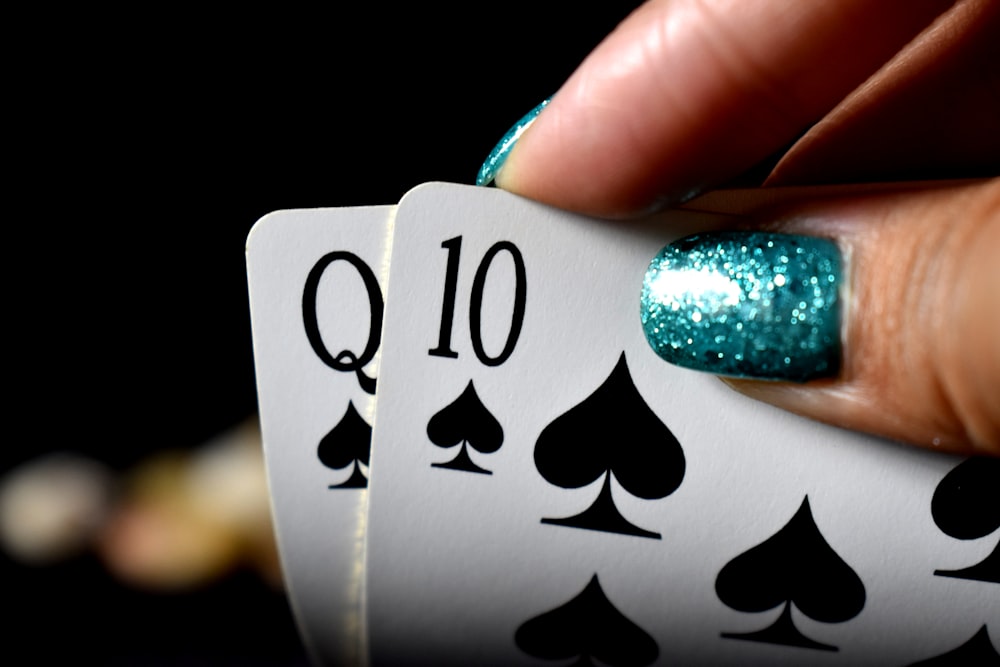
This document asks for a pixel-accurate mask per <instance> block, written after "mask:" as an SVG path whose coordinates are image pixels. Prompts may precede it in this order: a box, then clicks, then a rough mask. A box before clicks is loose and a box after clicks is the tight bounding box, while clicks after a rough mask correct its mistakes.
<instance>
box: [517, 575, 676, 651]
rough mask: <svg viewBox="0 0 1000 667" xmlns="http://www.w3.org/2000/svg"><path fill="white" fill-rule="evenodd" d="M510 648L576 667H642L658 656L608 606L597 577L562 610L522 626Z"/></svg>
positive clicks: (653, 647) (641, 632) (640, 632)
mask: <svg viewBox="0 0 1000 667" xmlns="http://www.w3.org/2000/svg"><path fill="white" fill-rule="evenodd" d="M514 642H515V643H516V644H517V647H518V648H519V649H521V650H522V651H524V652H525V653H527V654H528V655H531V656H533V657H535V658H540V659H542V660H568V659H570V658H577V660H576V662H574V663H572V665H573V666H574V667H576V666H584V665H593V664H594V663H593V662H592V659H594V660H600V661H601V663H602V664H605V665H611V667H643V666H644V665H649V664H652V663H653V662H654V661H655V660H656V658H657V657H658V656H659V654H660V649H659V647H658V646H657V645H656V642H655V641H654V640H653V638H652V637H650V636H649V635H648V634H647V633H646V632H645V631H644V630H643V629H642V628H640V627H639V626H638V625H636V624H635V623H633V622H632V621H630V620H629V619H628V618H626V617H625V615H623V614H622V613H621V612H620V611H618V610H617V609H616V608H615V606H614V605H613V604H611V602H610V601H609V600H608V598H607V596H606V595H605V594H604V591H603V590H601V584H600V582H598V580H597V575H596V574H595V575H594V576H593V577H592V578H591V580H590V583H589V584H587V587H586V588H584V589H583V591H582V592H581V593H580V594H579V595H577V596H576V597H575V598H573V599H572V600H570V601H569V602H567V603H566V604H564V605H562V606H560V607H556V608H555V609H553V610H551V611H547V612H545V613H544V614H542V615H540V616H536V617H535V618H532V619H530V620H528V621H525V622H524V623H523V624H522V625H521V627H519V628H518V629H517V632H515V633H514ZM563 664H565V663H563Z"/></svg>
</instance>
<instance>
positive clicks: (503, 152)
mask: <svg viewBox="0 0 1000 667" xmlns="http://www.w3.org/2000/svg"><path fill="white" fill-rule="evenodd" d="M548 103H549V100H545V101H544V102H542V103H541V104H539V105H538V106H537V107H535V108H534V109H532V110H531V111H529V112H528V113H527V114H525V115H524V118H522V119H521V120H519V121H517V122H516V123H515V124H514V127H512V128H510V129H509V130H507V134H505V135H503V137H502V138H501V139H500V142H499V143H498V144H497V145H496V146H494V147H493V150H492V151H490V154H489V155H488V156H487V158H486V161H485V162H483V166H481V167H480V168H479V174H478V175H477V176H476V185H482V186H486V185H489V184H490V183H492V182H493V179H494V178H496V177H497V173H499V171H500V167H502V166H503V163H504V162H506V161H507V156H508V155H509V154H510V149H512V148H513V147H514V144H516V143H517V140H518V139H520V138H521V134H522V133H523V132H524V131H525V130H526V129H528V126H529V125H531V124H532V123H533V122H535V118H537V117H538V114H539V113H541V111H542V109H544V108H545V107H546V106H547V105H548Z"/></svg>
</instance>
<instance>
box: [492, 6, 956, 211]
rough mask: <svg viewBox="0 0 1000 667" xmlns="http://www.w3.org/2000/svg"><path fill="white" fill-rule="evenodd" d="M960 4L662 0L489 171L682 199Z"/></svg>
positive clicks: (632, 22) (511, 184)
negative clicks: (941, 14)
mask: <svg viewBox="0 0 1000 667" xmlns="http://www.w3.org/2000/svg"><path fill="white" fill-rule="evenodd" d="M951 4H952V0H881V1H880V2H870V1H869V0H831V1H828V2H774V1H773V0H650V2H647V3H645V4H644V5H642V6H641V7H640V8H639V9H638V10H637V11H635V12H634V13H633V14H632V15H631V16H629V17H628V18H627V19H626V20H625V21H623V22H622V24H621V25H620V26H619V27H618V28H617V29H616V30H615V31H614V32H613V33H612V34H611V35H609V36H608V37H607V38H606V39H605V40H604V42H602V43H601V44H600V45H599V46H598V47H597V49H595V50H594V51H593V52H592V53H591V54H590V55H589V56H588V57H587V59H586V60H585V61H584V62H583V63H582V64H581V65H580V67H579V68H578V69H577V70H576V72H574V74H573V75H572V76H571V77H570V79H569V80H568V81H567V82H566V83H565V84H564V85H563V87H562V88H561V89H560V90H559V92H558V93H557V94H556V95H555V96H554V97H553V99H552V102H551V104H549V105H548V106H547V107H546V108H545V110H544V112H542V113H540V114H537V119H534V122H533V123H532V124H531V127H530V129H528V130H527V131H524V132H523V136H521V132H522V130H524V129H525V125H526V124H527V121H529V120H531V119H532V117H531V116H530V115H529V117H526V119H525V120H523V121H522V122H521V123H519V124H518V126H517V127H516V128H515V130H514V131H513V133H508V135H507V136H506V137H504V139H503V140H502V141H501V143H500V144H499V145H498V147H497V149H495V150H494V154H492V155H491V156H490V158H488V159H487V165H484V167H485V168H486V169H485V178H481V179H480V182H483V183H485V182H488V181H489V180H490V179H491V178H492V177H493V175H494V174H495V175H496V180H497V184H498V185H499V186H500V187H502V188H504V189H507V190H510V191H512V192H516V193H518V194H521V195H524V196H526V197H529V198H531V199H535V200H538V201H541V202H544V203H547V204H551V205H553V206H556V207H559V208H564V209H568V210H572V211H576V212H579V213H587V214H590V215H597V216H603V217H621V216H627V215H630V214H635V213H639V212H642V211H646V210H649V209H650V208H655V207H658V206H659V205H662V204H664V203H674V202H676V201H679V200H683V199H685V198H687V197H688V196H690V195H691V194H692V193H694V192H697V191H700V190H703V189H705V188H707V187H710V186H714V185H717V184H719V183H722V182H725V181H726V180H728V179H731V178H732V177H734V176H736V175H738V174H740V173H742V172H744V171H745V170H746V169H747V168H749V167H751V166H752V165H754V164H756V163H758V162H759V161H761V160H762V159H764V158H766V157H767V156H769V155H771V154H773V153H774V152H775V151H777V150H779V149H781V148H783V147H785V146H787V145H788V144H789V143H790V142H791V141H792V140H794V139H795V137H796V136H798V135H799V134H800V133H802V132H803V131H804V130H805V129H807V128H808V127H809V126H810V125H811V124H813V123H814V122H816V121H817V120H819V119H820V118H821V117H823V115H824V114H826V113H827V112H828V111H829V110H830V109H831V108H833V107H834V106H835V105H836V104H837V103H838V102H839V101H840V100H841V99H842V98H843V97H844V96H845V95H846V94H847V93H849V92H850V91H851V90H852V89H854V88H855V87H856V86H858V85H859V84H861V83H862V82H863V81H865V79H866V78H867V77H868V76H869V75H871V74H872V73H873V72H875V71H876V70H877V69H878V68H879V67H881V66H882V65H883V63H885V62H886V61H887V60H889V59H890V58H891V57H892V55H893V54H894V53H896V52H897V51H898V50H899V49H900V48H901V47H902V46H903V45H905V44H906V43H907V42H909V41H910V40H911V39H912V38H913V37H914V35H916V34H918V33H919V32H920V31H921V30H923V29H924V28H925V27H926V26H927V25H928V24H930V23H931V22H932V21H933V20H934V18H935V17H937V16H938V15H939V14H940V12H942V11H944V10H945V9H947V8H948V7H949V6H950V5H951ZM537 111H539V109H536V111H535V113H537ZM498 158H499V159H498ZM498 165H499V166H498ZM482 175H483V173H482V172H481V176H482Z"/></svg>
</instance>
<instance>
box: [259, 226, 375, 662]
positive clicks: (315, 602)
mask: <svg viewBox="0 0 1000 667" xmlns="http://www.w3.org/2000/svg"><path fill="white" fill-rule="evenodd" d="M393 210H394V207H390V206H375V207H364V208H348V209H314V210H291V211H279V212H276V213H272V214H269V215H267V216H265V217H264V218H262V219H261V220H260V221H259V222H258V223H257V224H256V225H255V226H254V228H253V230H252V231H251V233H250V237H249V238H248V240H247V267H248V276H249V287H250V301H251V314H252V321H253V338H254V356H255V362H256V372H257V386H258V398H259V406H260V418H261V428H262V435H263V440H264V451H265V459H266V464H267V472H268V482H269V485H270V491H271V501H272V508H273V512H274V518H275V526H276V533H277V537H278V542H279V548H280V554H281V561H282V568H283V571H284V575H285V582H286V584H287V587H288V591H289V596H290V600H291V604H292V607H293V609H294V611H295V615H296V618H297V621H298V623H299V627H300V629H301V633H302V636H303V638H304V640H305V643H306V646H307V647H308V649H309V652H310V654H311V655H312V657H313V659H314V660H315V661H316V662H317V663H324V664H336V665H341V664H343V665H349V664H360V663H361V661H362V660H363V656H364V654H365V650H364V639H365V636H366V633H365V628H364V608H363V605H364V595H363V583H364V580H363V567H364V552H363V549H364V530H365V511H366V508H367V493H368V492H367V488H366V487H367V474H368V463H369V447H370V441H371V424H372V419H373V416H374V407H375V404H374V395H375V387H376V374H377V370H378V356H379V354H378V352H379V337H380V331H381V321H382V309H383V294H384V292H383V287H382V285H383V283H384V278H385V273H386V269H387V266H388V264H387V259H388V256H387V255H388V250H389V245H390V238H391V230H392V213H393Z"/></svg>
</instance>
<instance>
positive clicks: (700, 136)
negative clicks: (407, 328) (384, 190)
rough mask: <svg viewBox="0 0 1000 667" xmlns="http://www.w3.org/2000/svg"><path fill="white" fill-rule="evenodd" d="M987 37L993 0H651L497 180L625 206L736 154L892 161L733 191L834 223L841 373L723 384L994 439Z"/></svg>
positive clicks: (997, 318) (995, 197)
mask: <svg viewBox="0 0 1000 667" xmlns="http://www.w3.org/2000/svg"><path fill="white" fill-rule="evenodd" d="M998 45H1000V3H997V2H995V1H990V0H959V1H958V2H940V1H936V0H934V1H932V0H881V1H880V2H871V1H870V0H837V1H833V0H831V1H828V2H815V3H813V2H786V1H785V0H652V1H650V2H648V3H646V4H645V5H643V6H642V7H640V8H639V9H638V10H637V11H636V12H635V13H634V14H633V15H632V16H630V17H629V18H627V19H626V20H625V21H624V22H623V23H622V24H621V25H620V26H619V27H618V28H617V29H616V30H615V32H613V33H612V34H611V35H610V36H608V38H607V39H606V40H605V41H604V42H603V43H602V44H601V45H600V46H598V48H597V49H596V50H595V51H594V52H593V53H592V54H591V55H590V56H588V58H587V59H586V60H585V61H584V62H583V63H582V64H581V66H580V67H579V69H578V70H577V71H576V72H575V73H574V74H573V75H572V77H571V78H570V79H569V80H568V81H567V82H566V84H565V85H564V86H563V87H562V89H561V90H560V91H559V92H558V93H557V94H556V95H555V96H554V98H553V100H552V103H551V104H550V105H549V106H548V107H547V108H546V109H545V110H544V111H543V112H542V113H541V115H539V117H538V119H537V120H536V121H535V123H534V124H533V125H531V126H530V127H529V128H528V130H527V131H526V132H525V133H524V135H523V136H522V137H521V139H520V141H519V142H518V143H517V144H516V145H515V147H514V149H513V151H512V152H511V154H510V156H509V158H508V159H507V161H506V163H505V164H504V166H503V168H502V169H501V171H500V174H499V176H498V178H497V184H498V185H499V186H500V187H502V188H505V189H508V190H512V191H514V192H517V193H519V194H522V195H525V196H527V197H530V198H533V199H537V200H540V201H543V202H545V203H548V204H552V205H554V206H558V207H560V208H564V209H568V210H573V211H578V212H581V213H586V214H589V215H596V216H601V217H607V218H623V217H630V216H634V215H638V214H641V213H643V212H647V211H650V210H653V209H656V208H661V207H663V206H666V205H675V204H678V203H680V202H682V201H684V200H686V199H688V198H689V197H691V196H692V195H694V194H696V193H698V192H702V191H705V190H708V189H711V188H715V187H720V186H725V185H726V184H731V183H733V182H741V181H740V180H739V179H740V178H741V175H742V178H743V181H746V179H747V174H756V173H761V174H763V178H762V179H760V178H758V179H757V181H756V183H757V184H761V180H762V181H763V182H762V184H763V185H764V186H790V185H823V184H833V183H851V182H871V181H891V182H896V184H897V185H896V186H894V187H892V188H887V189H883V190H882V191H880V192H876V193H874V194H873V193H868V194H865V195H853V196H849V197H843V196H841V197H838V198H831V197H827V196H823V195H822V194H819V195H816V194H813V195H811V196H809V197H806V198H802V197H786V198H784V199H785V200H784V201H783V202H782V201H781V200H782V197H780V196H779V197H776V198H775V199H777V200H778V201H779V204H778V205H775V204H774V203H773V202H771V203H769V204H768V206H766V207H764V206H762V207H760V208H758V209H756V210H750V211H745V212H744V213H746V214H747V215H748V219H749V220H750V221H751V222H750V224H751V225H752V226H758V227H763V228H770V229H776V230H780V231H788V232H792V233H803V234H812V235H820V236H826V237H830V238H834V239H836V240H837V242H838V243H839V244H840V246H841V248H842V250H843V251H844V253H845V256H846V257H847V258H848V261H849V266H850V285H849V290H850V298H849V303H848V309H847V323H846V325H845V332H844V360H843V369H842V371H841V374H840V375H839V376H838V377H836V378H833V379H829V380H822V381H816V382H812V383H808V384H805V385H791V384H785V383H770V382H754V381H746V380H741V381H729V384H730V385H731V386H733V387H734V388H735V389H737V390H738V391H741V392H744V393H746V394H749V395H751V396H753V397H755V398H758V399H760V400H764V401H767V402H769V403H772V404H775V405H777V406H779V407H783V408H786V409H789V410H792V411H794V412H797V413H799V414H803V415H806V416H808V417H812V418H815V419H819V420H821V421H824V422H828V423H832V424H836V425H839V426H842V427H846V428H850V429H855V430H859V431H866V432H870V433H874V434H878V435H882V436H886V437H889V438H893V439H898V440H901V441H905V442H910V443H914V444H916V445H921V446H926V447H931V448H936V449H939V450H942V451H949V452H955V453H962V454H973V453H975V454H987V455H1000V343H998V341H1000V268H998V267H1000V262H998V261H997V260H996V259H995V255H996V254H997V252H1000V179H998V178H997V177H996V175H997V174H998V173H1000V67H998V66H997V63H1000V46H998ZM734 179H736V180H735V181H734ZM941 179H968V180H962V181H954V180H950V181H949V182H941ZM927 180H933V181H935V182H933V183H926V182H924V181H927ZM917 181H919V182H917ZM906 182H909V183H906Z"/></svg>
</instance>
